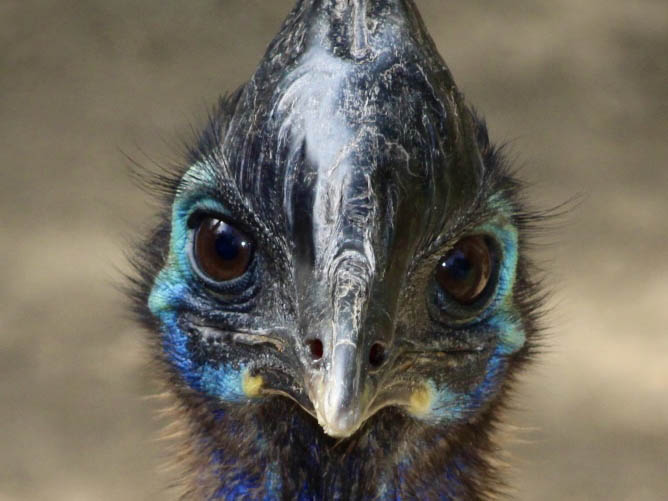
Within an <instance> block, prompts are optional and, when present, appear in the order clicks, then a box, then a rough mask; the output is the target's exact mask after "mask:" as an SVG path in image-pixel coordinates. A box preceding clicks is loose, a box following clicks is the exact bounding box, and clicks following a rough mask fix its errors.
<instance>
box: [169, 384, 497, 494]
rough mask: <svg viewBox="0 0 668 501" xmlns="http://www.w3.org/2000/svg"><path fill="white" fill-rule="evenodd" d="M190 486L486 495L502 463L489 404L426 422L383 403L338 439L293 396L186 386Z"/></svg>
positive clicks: (202, 490)
mask: <svg viewBox="0 0 668 501" xmlns="http://www.w3.org/2000/svg"><path fill="white" fill-rule="evenodd" d="M180 400H181V401H182V402H185V405H181V406H180V407H181V409H182V411H184V412H185V416H184V417H185V422H187V423H188V426H187V428H188V430H187V433H186V436H187V437H188V438H187V440H188V454H187V457H186V458H185V461H186V463H187V464H188V470H189V472H190V475H189V476H188V479H187V480H186V483H187V487H188V491H187V494H188V495H192V496H193V498H197V499H263V500H278V499H299V500H329V499H332V500H334V499H364V500H369V499H446V500H459V499H462V500H464V499H465V500H472V499H473V500H475V499H485V498H486V496H485V495H486V494H490V491H491V490H492V488H491V487H492V485H494V478H495V474H494V473H495V472H494V471H493V469H492V467H491V466H490V464H489V463H488V461H487V460H486V459H485V457H486V456H487V455H489V454H490V453H491V452H492V451H493V448H494V447H493V444H492V442H491V440H490V438H489V433H488V430H489V429H490V428H491V426H492V423H491V422H492V421H493V417H492V413H491V412H490V413H488V415H486V416H483V417H482V418H481V419H478V420H477V421H476V422H475V423H467V424H464V425H460V426H457V427H450V428H436V427H428V426H425V425H423V424H421V423H419V422H417V421H415V420H414V419H412V418H410V417H408V416H406V415H405V414H404V413H402V412H401V411H400V410H397V409H385V410H384V411H381V412H379V413H378V414H377V415H376V416H374V417H373V418H372V419H370V420H369V422H367V423H366V424H365V426H364V427H363V428H362V429H360V430H359V431H358V432H357V433H356V434H355V435H354V436H353V437H350V438H346V439H340V440H337V439H333V438H331V437H328V436H326V435H324V434H323V432H322V429H321V428H320V426H319V425H318V424H317V423H316V421H315V420H314V419H313V418H312V417H310V416H308V415H307V414H305V413H304V412H303V411H302V410H301V409H299V408H298V407H297V406H296V405H295V404H293V403H292V402H291V401H289V400H287V399H284V398H281V397H275V398H271V399H268V400H266V401H264V402H262V403H257V404H249V405H236V406H226V407H219V406H215V405H214V404H212V403H211V402H210V401H206V400H203V399H201V398H196V397H192V396H189V397H188V398H187V399H186V400H183V399H180Z"/></svg>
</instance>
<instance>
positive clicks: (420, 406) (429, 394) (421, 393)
mask: <svg viewBox="0 0 668 501" xmlns="http://www.w3.org/2000/svg"><path fill="white" fill-rule="evenodd" d="M433 393H434V392H433V390H432V389H431V388H430V387H429V386H427V385H426V384H425V385H423V386H422V387H420V388H417V389H415V390H414V391H413V394H412V395H411V398H410V401H409V407H408V411H409V412H410V413H411V414H413V415H414V416H417V417H420V416H424V415H425V414H427V412H429V410H430V409H431V403H432V400H433V397H434V395H433Z"/></svg>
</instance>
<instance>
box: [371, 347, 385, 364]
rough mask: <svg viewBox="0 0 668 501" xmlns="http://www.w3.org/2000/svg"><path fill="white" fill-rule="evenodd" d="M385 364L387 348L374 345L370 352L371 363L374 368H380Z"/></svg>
mask: <svg viewBox="0 0 668 501" xmlns="http://www.w3.org/2000/svg"><path fill="white" fill-rule="evenodd" d="M383 362H385V346H383V345H382V344H381V343H374V344H373V345H371V349H370V350H369V363H370V364H371V366H372V367H380V366H381V365H382V364H383Z"/></svg>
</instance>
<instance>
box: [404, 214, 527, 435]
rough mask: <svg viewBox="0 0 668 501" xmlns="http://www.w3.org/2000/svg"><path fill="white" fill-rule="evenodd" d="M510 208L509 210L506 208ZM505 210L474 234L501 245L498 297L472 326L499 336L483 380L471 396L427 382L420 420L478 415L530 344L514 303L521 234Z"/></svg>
mask: <svg viewBox="0 0 668 501" xmlns="http://www.w3.org/2000/svg"><path fill="white" fill-rule="evenodd" d="M502 209H507V207H502ZM504 212H506V210H504V211H503V212H502V213H501V215H500V216H499V218H498V220H497V221H493V222H490V223H487V224H485V225H483V226H481V227H479V228H478V229H476V230H475V231H474V232H472V233H478V234H488V235H492V236H494V238H495V240H496V241H497V242H499V244H500V247H501V249H500V251H501V256H500V262H499V271H498V283H497V288H496V291H495V294H494V297H493V298H492V300H491V301H490V303H489V304H488V305H487V306H486V307H485V308H484V310H483V311H482V312H481V314H480V315H479V317H478V319H475V320H474V321H473V322H472V324H473V325H475V326H476V328H482V329H485V330H491V331H493V332H495V333H497V340H498V342H497V344H496V346H495V348H494V351H493V352H492V354H491V356H490V358H489V360H488V362H487V365H486V367H485V377H484V379H483V381H482V382H481V383H480V384H479V385H478V386H477V387H476V388H474V389H473V390H472V391H470V392H468V393H458V392H454V391H452V389H450V388H449V387H448V386H447V385H444V384H442V385H440V386H439V387H436V385H435V383H434V382H433V381H427V382H425V386H424V388H422V389H420V390H418V392H416V396H417V398H418V399H419V403H420V406H421V408H420V409H419V412H415V411H416V410H417V409H413V411H414V412H413V413H414V414H415V415H416V417H419V418H421V419H424V420H426V421H432V422H439V423H452V422H457V421H461V420H463V419H466V418H467V416H470V415H472V414H475V413H476V412H477V411H478V410H479V409H480V408H481V407H482V406H483V405H484V403H485V402H487V401H489V399H490V398H491V397H492V396H493V395H494V393H495V392H496V391H497V390H498V388H499V386H500V384H501V382H502V381H503V378H504V375H505V372H506V369H507V366H508V362H509V358H510V357H511V356H512V355H513V354H515V353H517V352H518V351H519V350H520V349H521V348H522V347H523V346H524V345H525V343H526V333H525V331H524V327H523V325H522V323H521V321H520V320H519V319H520V318H521V316H520V315H519V312H517V310H516V306H515V305H514V303H513V288H514V285H515V276H516V270H517V260H518V232H517V229H516V228H515V226H514V225H513V224H512V223H511V221H510V218H509V217H508V216H507V215H506V214H504Z"/></svg>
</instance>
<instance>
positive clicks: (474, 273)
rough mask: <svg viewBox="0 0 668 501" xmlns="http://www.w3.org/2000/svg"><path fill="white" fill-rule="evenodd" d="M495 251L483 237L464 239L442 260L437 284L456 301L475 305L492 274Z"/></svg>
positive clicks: (437, 269) (438, 270)
mask: <svg viewBox="0 0 668 501" xmlns="http://www.w3.org/2000/svg"><path fill="white" fill-rule="evenodd" d="M492 265H493V262H492V251H491V250H490V248H489V244H488V242H487V239H486V238H485V237H484V236H482V235H472V236H467V237H464V238H462V239H460V240H459V241H458V242H457V243H456V244H455V245H454V247H453V248H452V249H450V251H449V252H448V253H447V254H446V255H445V256H444V257H443V258H442V259H441V260H440V261H439V263H438V265H437V267H436V282H437V283H438V285H439V287H441V289H442V290H443V291H444V292H445V293H446V294H447V295H448V296H449V297H451V298H452V299H454V300H455V301H457V302H458V303H461V304H471V303H474V302H475V301H476V300H477V299H479V298H480V297H481V296H482V294H483V292H484V291H485V288H486V287H487V284H488V283H489V280H490V277H491V275H492Z"/></svg>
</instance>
